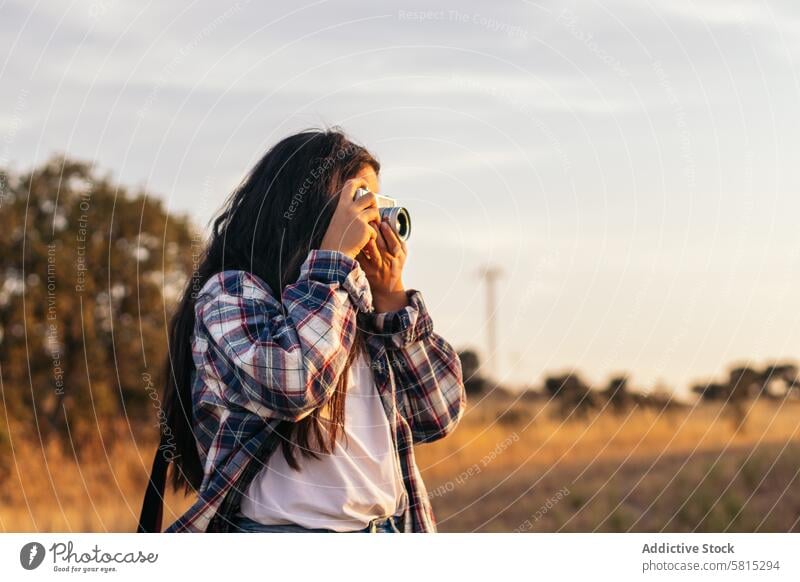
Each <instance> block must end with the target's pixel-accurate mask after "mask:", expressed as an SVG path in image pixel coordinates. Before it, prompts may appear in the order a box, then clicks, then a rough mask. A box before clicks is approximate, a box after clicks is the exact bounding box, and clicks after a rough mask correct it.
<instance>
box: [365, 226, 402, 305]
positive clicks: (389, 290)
mask: <svg viewBox="0 0 800 582" xmlns="http://www.w3.org/2000/svg"><path fill="white" fill-rule="evenodd" d="M376 228H377V229H378V236H377V237H375V238H374V239H371V240H369V241H367V244H366V245H365V246H364V248H363V249H362V250H361V252H360V253H359V254H358V256H357V257H356V260H357V261H358V262H359V264H360V265H361V268H362V269H363V270H364V273H365V274H366V275H367V281H369V286H370V290H371V291H372V305H373V307H375V311H377V312H387V311H398V310H400V309H402V308H403V307H405V306H406V305H408V297H407V296H406V292H405V288H404V287H403V267H404V266H405V264H406V256H407V251H408V250H407V248H406V243H405V242H404V241H402V240H400V238H399V237H398V236H397V234H396V233H395V232H394V230H392V227H391V226H389V223H388V221H386V220H380V221H379V222H378V223H376Z"/></svg>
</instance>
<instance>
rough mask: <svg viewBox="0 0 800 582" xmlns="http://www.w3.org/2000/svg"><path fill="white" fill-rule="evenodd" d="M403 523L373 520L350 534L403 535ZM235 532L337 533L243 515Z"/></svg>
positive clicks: (395, 519) (391, 519) (394, 518)
mask: <svg viewBox="0 0 800 582" xmlns="http://www.w3.org/2000/svg"><path fill="white" fill-rule="evenodd" d="M401 523H402V519H401V517H400V516H397V515H394V516H389V517H378V518H375V519H373V520H372V521H371V522H370V524H369V525H368V526H367V527H365V528H363V529H357V530H355V531H353V532H348V533H401V531H402V529H401V528H400V525H401ZM233 531H234V532H238V533H251V532H252V533H260V532H271V533H336V532H335V531H334V530H332V529H324V528H307V527H302V526H300V525H296V524H286V525H266V524H263V523H259V522H257V521H255V520H252V519H250V518H249V517H245V516H243V515H238V516H236V517H234V519H233Z"/></svg>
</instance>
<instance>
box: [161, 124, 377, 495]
mask: <svg viewBox="0 0 800 582" xmlns="http://www.w3.org/2000/svg"><path fill="white" fill-rule="evenodd" d="M365 165H368V166H371V167H372V168H373V169H374V170H375V173H376V174H377V173H378V172H379V171H380V164H379V163H378V161H377V160H376V159H375V158H374V157H373V156H372V155H371V154H370V153H369V152H368V151H367V150H366V149H365V148H363V147H362V146H359V145H357V144H355V143H353V142H352V141H351V140H350V139H349V138H348V137H347V136H346V135H345V134H344V133H343V132H342V131H341V130H339V129H338V128H333V129H330V130H308V131H304V132H301V133H298V134H295V135H292V136H289V137H287V138H285V139H283V140H281V141H280V142H278V143H277V144H276V145H275V146H274V147H272V148H271V149H270V150H269V151H268V152H267V153H266V154H264V156H263V157H262V158H261V159H260V160H259V161H258V163H257V164H256V165H255V167H253V169H252V170H251V171H250V172H249V174H248V175H247V176H246V178H245V179H244V181H243V182H242V183H241V184H240V185H239V186H238V187H237V188H236V189H235V191H234V192H233V193H232V194H231V196H230V197H229V199H228V200H227V202H226V204H225V206H224V207H223V209H222V211H221V212H220V214H219V215H218V216H217V217H216V218H215V219H214V223H213V231H212V233H211V237H210V240H209V242H208V245H207V247H206V249H205V251H204V253H203V255H202V260H201V262H200V265H199V267H198V268H197V269H196V272H195V273H194V274H193V277H191V278H190V280H189V282H188V283H187V285H186V289H185V290H184V292H183V296H182V298H181V300H180V303H179V305H178V308H177V311H176V312H175V314H174V315H173V317H172V319H171V321H170V326H169V351H168V356H167V358H166V363H165V371H166V385H165V387H164V396H163V402H164V404H165V415H166V425H167V427H166V428H164V429H163V430H164V431H166V430H169V431H171V436H172V438H173V439H174V440H173V442H174V449H175V450H174V451H173V454H172V455H171V456H172V459H171V461H172V465H173V469H172V476H171V483H172V486H173V488H174V489H175V490H178V489H181V488H183V489H184V492H186V493H188V492H190V491H192V490H196V489H197V488H199V487H200V484H201V483H202V479H203V467H202V465H201V464H200V458H199V456H198V452H197V442H196V439H195V436H194V431H193V428H192V376H193V373H194V370H195V365H194V361H193V360H192V346H191V343H192V334H193V331H194V324H195V299H196V291H197V290H199V289H200V288H201V287H202V286H203V285H204V284H205V282H206V281H208V279H209V278H211V277H212V276H213V275H214V274H215V273H219V272H221V271H224V270H228V269H234V270H244V271H249V272H250V273H252V274H254V275H256V276H258V277H260V278H261V279H262V280H263V281H264V282H266V283H267V284H268V285H269V287H270V289H271V290H272V291H273V293H275V294H276V295H280V293H281V292H282V289H283V287H284V286H285V285H287V284H290V283H293V282H294V281H296V280H297V277H298V276H299V274H300V266H301V265H302V263H303V261H304V260H305V258H306V256H307V255H308V253H309V251H310V250H312V249H316V248H319V245H320V244H321V241H322V237H323V236H324V234H325V231H326V230H327V228H328V224H329V223H330V220H331V217H332V215H333V211H334V210H335V208H336V200H337V198H336V196H335V195H336V194H337V193H338V192H339V191H340V190H341V188H342V186H343V185H344V182H345V181H347V180H349V179H351V178H354V177H355V176H356V175H357V174H358V172H359V171H360V170H361V169H362V168H363V167H364V166H365ZM359 346H363V338H362V337H361V334H360V332H358V331H357V332H356V345H355V349H352V350H351V351H350V354H349V356H348V359H347V364H346V367H345V372H344V373H343V374H342V375H341V377H340V378H339V381H338V383H337V386H336V389H335V391H334V394H333V396H332V397H331V399H330V401H329V403H328V405H327V406H328V411H329V419H324V418H322V417H321V415H320V413H321V409H319V408H318V409H316V410H315V411H314V412H313V413H312V414H310V415H309V416H307V417H305V418H303V419H302V420H300V421H299V422H286V421H284V422H282V423H281V424H280V425H279V426H278V432H279V433H280V434H281V436H282V437H283V442H282V451H283V454H284V455H285V457H286V460H287V462H288V463H289V464H290V465H291V466H292V467H294V468H295V469H297V468H299V466H298V463H297V460H296V458H295V455H294V451H295V449H299V450H300V451H301V453H302V454H303V455H307V456H316V452H315V451H314V450H312V446H311V442H310V437H311V436H312V434H313V436H314V437H315V440H316V448H317V449H319V450H320V451H321V452H330V447H332V446H333V444H334V443H335V440H336V436H337V433H338V432H339V431H340V430H341V427H342V424H343V422H344V399H345V394H346V381H347V370H348V368H349V366H350V364H351V363H352V361H353V359H354V357H355V354H356V352H357V351H358V350H359V349H362V348H361V347H359ZM323 424H327V427H328V428H327V431H326V432H327V435H328V438H329V440H328V441H326V440H325V439H324V438H323V435H322V431H321V428H320V427H321V425H323Z"/></svg>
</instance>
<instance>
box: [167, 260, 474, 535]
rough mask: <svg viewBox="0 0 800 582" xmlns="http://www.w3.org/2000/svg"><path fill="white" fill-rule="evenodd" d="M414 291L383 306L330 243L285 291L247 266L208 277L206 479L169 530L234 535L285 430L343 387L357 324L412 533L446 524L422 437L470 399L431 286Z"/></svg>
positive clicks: (203, 392)
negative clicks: (439, 520)
mask: <svg viewBox="0 0 800 582" xmlns="http://www.w3.org/2000/svg"><path fill="white" fill-rule="evenodd" d="M407 295H408V299H409V305H408V306H407V307H404V308H403V309H401V310H399V311H396V312H390V313H377V312H375V310H374V308H373V306H372V295H371V292H370V288H369V284H368V282H367V279H366V275H365V274H364V271H363V270H362V269H361V267H360V266H359V264H358V262H357V261H355V260H354V259H352V258H350V257H348V256H347V255H345V254H343V253H339V252H336V251H327V250H325V251H323V250H312V251H311V252H310V253H309V255H308V257H307V258H306V260H305V262H304V263H303V265H302V267H301V270H300V276H299V277H298V280H297V281H296V282H295V283H293V284H291V285H288V286H286V287H285V289H284V290H283V293H282V295H281V297H280V299H277V298H276V296H275V294H273V293H272V291H271V290H270V288H269V286H268V285H267V284H266V283H265V282H264V281H262V280H261V279H260V278H258V277H256V276H255V275H253V274H251V273H249V272H246V271H223V272H221V273H218V274H217V275H215V276H214V277H212V278H211V279H209V281H208V282H207V283H206V284H205V285H204V286H203V288H202V289H201V290H200V292H199V293H198V297H197V303H196V308H195V310H196V311H195V312H196V321H195V330H194V337H193V357H194V361H195V365H196V369H197V373H196V374H195V378H194V385H193V415H194V417H193V422H194V428H195V437H196V439H197V445H198V452H199V454H200V460H201V462H202V463H203V466H204V467H205V475H204V478H203V482H202V484H201V486H200V488H199V490H198V496H197V500H196V501H195V503H194V504H193V505H192V506H191V507H190V508H189V509H188V510H187V511H186V513H184V514H183V515H182V516H180V518H178V519H177V520H176V521H175V522H173V523H172V524H171V525H170V526H169V527H168V528H167V529H166V530H165V531H167V532H203V531H215V532H217V531H230V524H231V519H232V516H233V515H234V512H235V511H236V510H237V509H238V507H239V502H240V500H241V496H242V495H244V492H245V491H246V489H247V486H248V485H249V483H250V481H251V480H252V478H253V477H254V476H255V475H256V474H257V473H258V471H259V470H260V469H261V468H263V466H264V464H265V461H266V459H267V457H268V456H269V454H271V453H272V452H273V451H274V450H275V449H276V447H277V444H278V440H279V438H278V435H277V433H276V432H275V428H276V427H277V425H278V424H279V423H281V422H282V421H297V420H299V419H302V418H303V417H305V416H306V415H308V414H310V413H311V412H312V411H313V410H314V408H315V407H318V406H320V405H321V404H322V403H324V402H325V401H326V400H327V398H328V397H329V396H330V395H331V394H332V393H333V391H334V389H335V387H336V380H337V379H338V377H339V376H340V373H341V372H342V370H343V367H344V364H345V361H346V358H347V354H348V352H349V350H350V348H351V347H352V345H353V342H354V336H355V331H356V328H357V327H358V328H360V329H361V330H363V331H364V332H365V335H366V347H367V351H368V354H369V356H370V360H371V362H372V370H373V375H374V378H375V383H376V385H377V387H378V391H379V394H380V396H381V401H382V403H383V406H384V410H385V411H386V413H387V418H388V419H389V421H390V425H391V427H392V435H393V439H394V443H395V446H396V449H397V453H398V456H399V459H400V465H401V468H402V473H403V482H404V484H405V487H406V491H407V493H408V496H409V504H408V508H407V509H406V512H405V514H404V516H403V523H404V530H405V531H407V532H434V531H436V521H435V519H434V515H433V511H432V509H431V504H430V500H429V498H428V494H427V491H426V489H425V485H424V483H423V482H422V478H421V475H420V472H419V469H418V468H417V465H416V463H415V461H414V448H413V445H414V444H417V443H426V442H431V441H434V440H437V439H439V438H442V437H443V436H445V435H447V434H448V433H449V432H450V431H451V430H453V428H454V427H455V426H456V424H457V423H458V421H459V420H460V419H461V417H462V415H463V412H464V406H465V403H466V396H465V392H464V384H463V378H462V371H461V363H460V360H459V358H458V355H457V354H456V352H455V351H454V350H453V348H452V346H450V344H449V343H448V342H447V341H445V340H444V339H443V338H442V337H440V336H439V335H437V334H436V333H434V331H433V323H432V321H431V318H430V315H429V313H428V311H427V309H426V307H425V303H424V302H423V299H422V295H421V293H420V292H419V291H417V290H413V289H412V290H408V291H407ZM276 454H280V452H277V453H276Z"/></svg>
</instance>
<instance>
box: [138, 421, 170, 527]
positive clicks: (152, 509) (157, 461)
mask: <svg viewBox="0 0 800 582" xmlns="http://www.w3.org/2000/svg"><path fill="white" fill-rule="evenodd" d="M164 444H165V443H164V437H163V435H162V437H161V442H160V443H159V445H158V448H157V449H156V454H155V457H154V458H153V468H152V469H151V470H150V480H149V481H148V483H147V490H146V491H145V493H144V501H143V502H142V511H141V513H140V515H139V526H138V527H137V529H136V533H160V532H161V519H162V516H163V512H164V490H165V488H166V483H167V467H168V466H169V461H167V459H166V456H165V455H164V454H163V452H162V446H163V445H164Z"/></svg>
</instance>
